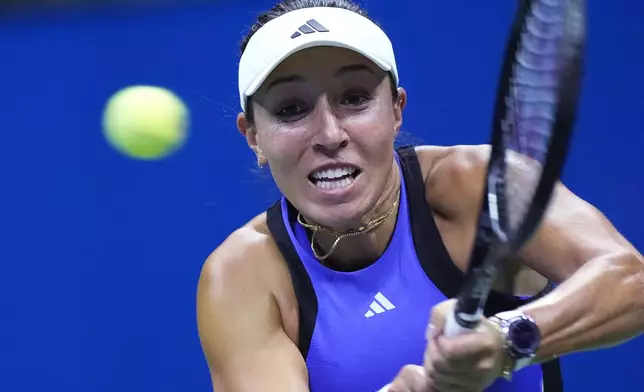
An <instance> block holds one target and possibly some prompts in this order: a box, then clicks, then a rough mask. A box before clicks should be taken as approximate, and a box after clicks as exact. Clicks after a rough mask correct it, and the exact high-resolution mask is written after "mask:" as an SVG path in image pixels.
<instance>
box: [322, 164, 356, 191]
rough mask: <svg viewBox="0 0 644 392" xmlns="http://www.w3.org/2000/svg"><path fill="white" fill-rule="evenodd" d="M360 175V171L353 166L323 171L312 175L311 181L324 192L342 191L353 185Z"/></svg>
mask: <svg viewBox="0 0 644 392" xmlns="http://www.w3.org/2000/svg"><path fill="white" fill-rule="evenodd" d="M360 173H361V171H360V169H357V168H355V167H351V166H344V167H336V168H333V169H322V170H317V171H314V172H313V173H311V174H310V175H309V181H311V183H313V185H315V186H316V187H318V188H320V189H324V190H330V189H342V188H346V187H348V186H349V185H351V184H353V182H354V181H355V180H356V177H358V176H359V175H360Z"/></svg>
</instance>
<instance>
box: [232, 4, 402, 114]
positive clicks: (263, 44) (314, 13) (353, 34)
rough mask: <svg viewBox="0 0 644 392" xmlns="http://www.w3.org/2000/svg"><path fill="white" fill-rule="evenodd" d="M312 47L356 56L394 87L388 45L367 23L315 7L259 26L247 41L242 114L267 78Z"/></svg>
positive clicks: (241, 71) (338, 11)
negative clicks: (368, 62)
mask: <svg viewBox="0 0 644 392" xmlns="http://www.w3.org/2000/svg"><path fill="white" fill-rule="evenodd" d="M315 46H334V47H340V48H346V49H349V50H352V51H354V52H357V53H360V54H361V55H363V56H365V57H366V58H368V59H369V60H371V61H373V62H374V63H375V64H376V65H377V66H378V67H380V68H381V69H382V70H383V71H385V72H390V73H391V75H393V78H394V82H395V84H396V86H398V69H397V68H396V58H395V56H394V50H393V47H392V45H391V41H390V40H389V37H387V34H385V32H384V31H382V29H380V27H378V26H377V25H376V24H375V23H373V22H372V21H370V20H369V19H367V18H365V17H363V16H361V15H359V14H357V13H355V12H353V11H349V10H346V9H343V8H335V7H315V8H303V9H299V10H296V11H291V12H288V13H286V14H284V15H282V16H280V17H278V18H276V19H273V20H271V21H270V22H268V23H266V24H265V25H264V26H262V27H261V28H260V29H259V30H258V31H257V32H256V33H255V34H254V35H253V36H252V38H251V39H250V41H249V42H248V45H247V46H246V50H245V51H244V54H243V55H242V57H241V60H240V62H239V98H240V103H241V107H242V110H244V111H246V101H247V98H248V97H250V96H251V95H253V94H255V92H257V90H258V89H259V88H260V86H261V85H262V83H264V81H265V80H266V78H267V77H268V75H270V73H271V72H272V71H273V70H274V69H275V68H276V67H277V66H278V65H279V64H280V63H281V62H282V61H284V60H285V59H286V58H287V57H289V56H290V55H292V54H293V53H296V52H298V51H300V50H303V49H307V48H312V47H315Z"/></svg>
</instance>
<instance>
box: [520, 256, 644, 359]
mask: <svg viewBox="0 0 644 392" xmlns="http://www.w3.org/2000/svg"><path fill="white" fill-rule="evenodd" d="M520 310H522V311H523V312H525V313H526V314H528V315H530V316H531V317H532V318H533V319H534V320H535V322H536V323H537V325H538V326H539V329H540V330H541V335H542V336H541V346H540V349H539V351H538V353H537V357H536V358H535V362H542V361H545V360H549V359H552V358H553V357H555V356H561V355H565V354H568V353H572V352H577V351H585V350H592V349H597V348H601V347H608V346H613V345H616V344H619V343H622V342H624V341H626V340H629V339H631V338H633V337H635V336H637V335H639V334H640V333H642V332H644V260H642V257H641V255H639V254H637V253H629V254H620V255H610V256H605V257H601V258H597V259H594V260H591V261H589V262H587V263H586V264H584V265H583V266H582V267H581V268H580V269H579V270H578V271H577V272H576V273H575V274H574V275H572V276H571V277H570V278H569V279H567V280H566V281H565V282H564V283H562V284H561V285H560V286H558V287H557V288H556V289H555V290H554V291H553V292H552V293H550V294H549V295H547V296H545V297H543V298H541V299H539V300H537V301H535V302H533V303H530V304H527V305H525V306H523V307H522V308H521V309H520Z"/></svg>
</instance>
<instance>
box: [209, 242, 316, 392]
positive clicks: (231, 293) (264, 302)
mask: <svg viewBox="0 0 644 392" xmlns="http://www.w3.org/2000/svg"><path fill="white" fill-rule="evenodd" d="M227 241H229V240H227ZM229 242H230V241H229ZM231 248H232V249H231ZM261 257H266V254H264V255H261V254H258V252H256V251H254V250H253V246H244V247H241V248H240V247H239V246H237V244H233V245H231V244H226V243H225V244H224V245H223V246H222V247H220V249H218V250H216V251H215V252H214V253H213V254H212V255H211V256H210V257H209V259H208V260H207V261H206V264H205V265H204V268H203V271H202V274H201V276H200V279H199V285H198V290H197V324H198V329H199V336H200V339H201V344H202V348H203V351H204V354H205V356H206V360H207V362H208V365H209V368H210V371H211V375H212V381H213V386H214V388H215V390H216V391H217V392H246V391H252V392H254V391H258V390H262V391H276V392H277V391H279V392H291V391H292V392H303V391H308V380H307V373H306V365H305V363H304V360H303V358H302V356H301V354H300V352H299V350H298V348H297V346H296V345H295V343H293V341H292V340H291V339H290V338H289V337H288V336H287V334H286V333H285V332H284V329H283V327H282V321H281V320H282V319H281V315H280V310H279V306H278V304H277V301H276V299H275V296H274V295H273V294H272V292H271V291H270V289H269V288H268V284H267V283H266V282H267V281H269V280H270V273H268V274H266V273H265V271H264V273H262V272H261V271H258V268H256V266H257V263H259V262H260V261H261ZM250 258H254V259H255V260H250ZM249 261H250V262H249ZM251 267H253V268H251Z"/></svg>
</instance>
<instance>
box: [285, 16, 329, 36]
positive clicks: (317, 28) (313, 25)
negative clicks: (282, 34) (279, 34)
mask: <svg viewBox="0 0 644 392" xmlns="http://www.w3.org/2000/svg"><path fill="white" fill-rule="evenodd" d="M297 30H298V31H296V32H294V33H293V35H291V38H297V37H299V36H300V35H302V34H311V33H315V32H318V33H327V32H329V29H327V28H326V27H324V26H322V25H321V24H320V22H318V21H317V20H315V19H311V20H309V21H308V22H306V23H304V24H303V25H302V26H300V28H299V29H297Z"/></svg>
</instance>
